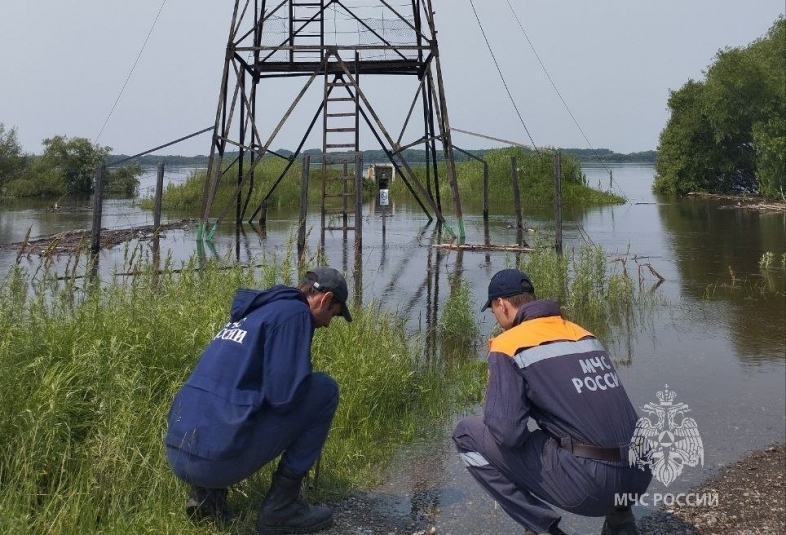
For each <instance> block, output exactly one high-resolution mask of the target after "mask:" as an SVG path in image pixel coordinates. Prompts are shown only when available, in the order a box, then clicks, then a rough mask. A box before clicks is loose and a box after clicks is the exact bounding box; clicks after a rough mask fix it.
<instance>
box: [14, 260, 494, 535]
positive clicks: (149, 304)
mask: <svg viewBox="0 0 786 535" xmlns="http://www.w3.org/2000/svg"><path fill="white" fill-rule="evenodd" d="M132 255H133V253H132ZM287 266H288V264H287V263H286V262H284V263H279V264H266V266H265V267H264V268H263V269H261V270H258V269H255V270H252V269H249V268H246V267H243V266H221V265H219V263H217V262H212V263H208V264H207V265H205V266H200V265H199V263H198V262H197V261H196V260H191V261H190V262H188V263H187V264H186V265H185V266H183V269H182V270H178V272H177V273H175V272H174V271H170V272H167V273H163V274H155V276H154V272H153V270H152V269H151V268H150V267H145V266H141V267H140V265H139V261H137V270H138V271H140V273H139V274H138V275H137V276H136V277H134V278H133V280H132V281H130V282H124V281H123V280H121V279H120V278H119V277H118V278H116V279H115V280H112V281H108V282H104V283H102V284H96V285H88V286H86V287H84V288H77V287H76V286H75V285H74V283H73V281H71V282H66V283H65V284H64V283H62V281H61V282H60V283H57V282H56V281H54V280H53V278H51V277H48V276H47V274H46V273H44V274H39V275H38V278H37V280H36V281H34V282H35V286H36V288H37V291H34V292H33V291H30V290H29V288H30V284H31V279H30V277H29V275H27V274H26V273H25V272H23V271H22V270H19V269H14V270H12V271H11V272H10V273H9V274H8V276H7V277H6V278H5V279H4V280H3V281H2V283H1V284H0V333H2V335H0V366H1V367H2V369H3V370H5V371H4V373H3V374H2V376H0V488H2V489H3V492H2V493H0V532H2V533H9V534H15V533H49V534H77V533H79V534H83V533H141V532H156V533H212V532H215V528H212V527H210V526H207V527H206V526H194V525H192V524H191V523H190V522H189V521H188V520H187V519H186V518H185V515H184V514H183V505H184V496H185V486H184V485H183V484H181V483H180V482H178V481H177V480H176V478H175V477H174V476H173V475H172V473H171V471H170V470H169V468H168V466H167V464H166V461H165V457H164V451H163V443H162V439H163V435H164V433H165V428H166V414H167V411H168V409H169V404H170V403H171V400H172V398H173V396H174V394H175V392H176V391H177V389H178V388H179V387H180V385H181V384H182V382H183V380H184V379H185V378H186V376H187V375H188V373H189V372H190V370H191V369H192V368H193V366H194V364H195V361H196V358H197V357H198V355H199V353H200V352H201V350H202V348H203V347H204V346H205V345H206V344H207V343H208V341H209V340H210V338H211V337H212V336H213V334H214V333H215V332H216V331H217V330H218V329H219V328H220V326H221V325H222V324H223V322H224V321H225V320H226V315H227V313H228V307H229V304H230V302H231V299H232V296H233V294H234V292H235V290H236V289H237V288H238V287H258V288H259V287H266V286H269V285H271V284H273V283H275V282H283V281H291V280H292V279H293V274H292V273H290V272H289V271H288V267H287ZM353 317H354V320H355V321H353V322H352V323H351V324H346V323H345V322H342V321H338V320H337V321H334V322H333V324H332V325H331V327H330V328H329V329H320V330H319V331H318V333H317V335H316V337H315V340H314V353H313V354H314V367H315V369H321V370H325V371H327V372H328V373H330V374H332V375H333V376H334V377H336V379H337V381H338V383H339V385H340V388H341V401H340V404H339V408H338V412H337V414H336V417H335V419H334V422H333V428H332V430H331V435H330V437H329V439H328V443H327V445H326V448H325V450H324V451H323V457H322V460H321V462H320V479H319V481H318V484H317V485H315V487H314V490H313V492H315V493H316V496H317V497H319V498H338V497H341V496H343V495H345V494H347V493H348V492H350V491H351V490H353V489H357V488H359V487H365V486H368V485H372V484H373V483H375V482H376V481H377V480H378V477H379V474H380V469H381V468H382V467H384V466H385V463H386V462H387V461H388V460H389V458H390V456H391V454H392V451H393V450H394V449H395V448H396V447H397V446H398V445H399V444H401V443H402V442H405V441H408V440H410V439H412V437H413V436H415V435H416V434H417V433H419V432H421V430H422V429H423V428H424V426H429V424H428V423H427V422H428V420H431V422H432V424H431V425H433V419H434V418H437V417H442V416H444V415H446V414H448V413H449V412H450V408H451V407H452V406H453V405H454V404H455V403H456V400H457V399H462V398H458V397H457V396H465V397H466V398H467V399H466V400H465V399H462V401H463V402H467V401H472V399H473V396H474V397H475V398H476V397H477V395H478V393H477V392H478V389H477V388H476V386H475V385H476V384H477V380H476V379H477V376H478V375H479V374H480V373H481V371H480V369H479V368H478V367H477V366H476V365H475V363H470V364H468V365H467V366H463V365H461V363H455V362H454V363H449V364H445V363H435V362H430V361H428V360H424V359H423V358H422V355H421V354H420V348H419V347H418V345H417V344H413V343H412V340H411V339H410V337H409V336H408V335H407V334H406V331H405V328H404V319H403V318H400V317H398V316H395V315H392V314H390V313H386V312H384V311H383V310H381V309H380V308H379V306H378V305H375V304H372V305H369V306H366V307H365V308H363V309H362V310H353ZM271 464H274V463H271ZM271 468H272V466H271V467H269V468H267V469H266V470H265V471H264V472H263V473H261V474H259V475H258V476H256V477H254V478H252V479H251V480H249V481H247V482H244V483H243V484H241V485H238V486H237V487H236V488H235V492H233V493H232V502H233V503H232V504H233V505H234V506H235V508H236V509H239V510H246V511H247V512H249V513H250V514H249V515H247V518H246V520H243V521H241V524H240V525H239V526H237V531H238V532H240V533H251V532H252V531H253V530H252V526H253V521H254V518H255V515H254V514H253V511H254V509H255V508H256V507H258V505H259V502H260V500H261V496H262V494H263V493H264V492H265V490H266V488H267V484H268V481H269V473H270V471H271Z"/></svg>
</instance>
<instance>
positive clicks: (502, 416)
mask: <svg viewBox="0 0 786 535" xmlns="http://www.w3.org/2000/svg"><path fill="white" fill-rule="evenodd" d="M488 365H489V382H488V387H487V390H486V399H485V401H484V402H483V422H484V423H485V424H486V426H487V427H488V428H489V431H491V434H492V435H494V438H495V439H496V440H497V442H498V443H500V444H501V445H503V446H506V447H509V448H516V447H519V446H521V445H522V444H524V441H525V440H526V439H527V436H528V435H529V430H528V429H527V421H528V420H529V404H528V402H527V397H526V393H525V383H524V378H523V377H522V376H521V375H520V374H519V373H518V371H517V370H516V366H515V364H514V362H513V361H512V360H511V359H510V358H508V357H506V356H505V355H503V354H502V353H498V352H496V351H492V352H490V353H489V356H488Z"/></svg>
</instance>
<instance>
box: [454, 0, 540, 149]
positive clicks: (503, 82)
mask: <svg viewBox="0 0 786 535" xmlns="http://www.w3.org/2000/svg"><path fill="white" fill-rule="evenodd" d="M469 5H471V6H472V12H473V13H474V14H475V20H477V21H478V27H479V28H480V33H482V34H483V39H484V40H485V41H486V47H487V48H488V49H489V53H490V54H491V59H492V60H494V65H495V66H496V67H497V72H498V73H499V77H500V79H501V80H502V85H504V86H505V91H507V93H508V98H510V102H511V103H512V104H513V108H514V109H515V110H516V115H518V117H519V121H521V126H523V127H524V131H525V132H527V137H529V140H530V142H531V143H532V146H533V147H534V148H535V152H537V153H538V154H540V151H538V146H537V145H535V140H533V139H532V135H531V134H530V133H529V129H528V128H527V125H526V124H524V119H523V118H522V116H521V112H520V111H519V107H518V106H517V105H516V101H515V100H514V99H513V95H512V94H511V93H510V88H508V83H507V82H506V81H505V77H504V76H503V74H502V69H500V67H499V62H497V57H496V56H495V55H494V51H493V50H492V49H491V44H490V43H489V40H488V37H486V31H485V30H484V29H483V24H482V23H481V22H480V17H479V16H478V11H477V9H475V3H474V2H473V1H472V0H469Z"/></svg>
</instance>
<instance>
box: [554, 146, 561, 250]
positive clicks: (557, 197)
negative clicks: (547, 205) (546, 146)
mask: <svg viewBox="0 0 786 535" xmlns="http://www.w3.org/2000/svg"><path fill="white" fill-rule="evenodd" d="M554 230H555V237H554V247H555V249H556V250H557V254H562V153H561V152H560V151H557V152H556V153H554Z"/></svg>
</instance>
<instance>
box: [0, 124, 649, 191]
mask: <svg viewBox="0 0 786 535" xmlns="http://www.w3.org/2000/svg"><path fill="white" fill-rule="evenodd" d="M43 146H44V151H43V154H41V155H31V154H25V153H24V152H23V151H22V148H21V146H20V144H19V140H18V137H17V131H16V129H15V128H11V129H10V130H7V129H6V128H5V127H4V125H3V124H2V123H0V198H3V197H5V198H9V197H10V198H17V197H40V196H44V197H58V196H62V195H67V194H76V195H88V194H91V193H92V192H93V181H94V177H95V169H96V166H97V165H98V164H99V163H101V162H104V164H106V165H107V166H108V168H107V170H106V173H105V175H104V192H105V193H106V194H107V195H116V196H134V195H136V193H137V190H138V188H139V175H140V174H141V173H142V169H143V168H144V167H153V166H155V165H158V164H159V163H164V164H165V165H166V166H168V167H207V162H208V157H207V156H206V155H196V156H160V155H145V156H140V157H137V158H133V159H132V160H131V161H130V162H124V165H123V166H116V167H115V166H114V164H116V163H117V162H120V161H121V160H127V159H128V156H126V155H125V154H110V152H111V150H112V149H111V147H104V146H101V145H98V144H95V143H92V142H91V141H90V140H88V139H86V138H81V137H73V138H69V137H66V136H55V137H52V138H47V139H45V140H44V141H43ZM498 150H499V149H472V150H464V151H461V150H455V151H454V160H455V161H456V162H457V163H462V162H468V161H471V160H473V159H474V158H480V159H485V158H487V157H489V155H490V153H492V154H493V153H494V152H495V151H498ZM519 150H520V152H521V153H522V154H523V155H535V154H536V153H535V151H534V150H533V149H530V148H519ZM548 150H553V149H548ZM560 150H562V152H563V153H565V154H568V155H570V156H573V157H575V158H577V159H578V160H579V161H580V162H604V163H616V162H642V163H653V162H654V161H655V156H656V153H655V152H654V151H646V152H635V153H630V154H620V153H616V152H613V151H611V150H609V149H576V148H569V149H560ZM275 152H276V154H277V155H278V156H276V155H274V154H270V153H269V154H267V155H266V156H265V158H275V159H279V158H278V157H279V156H281V157H284V158H289V157H291V156H292V154H293V153H292V152H291V151H289V150H287V149H278V150H276V151H275ZM304 154H309V155H310V156H311V159H312V162H313V163H319V162H320V161H321V160H320V158H321V154H322V151H321V150H319V149H308V150H306V151H304ZM470 155H472V156H470ZM237 156H238V153H237V152H228V153H226V154H225V155H224V163H225V164H226V165H230V164H231V163H232V162H234V160H236V159H237ZM473 156H474V158H473ZM403 157H404V158H405V159H406V161H407V162H409V163H410V164H411V165H413V166H418V167H422V166H425V165H426V163H428V162H430V161H431V156H430V154H427V153H426V151H425V150H424V149H413V148H411V149H406V150H405V151H404V152H403ZM246 158H249V159H250V155H249V154H246ZM443 160H444V158H443V155H442V151H441V150H439V151H438V152H437V154H436V161H437V162H438V163H442V162H443ZM387 161H388V157H387V155H386V153H385V151H383V150H381V149H377V150H365V151H363V163H364V165H368V164H374V163H383V162H387Z"/></svg>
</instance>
